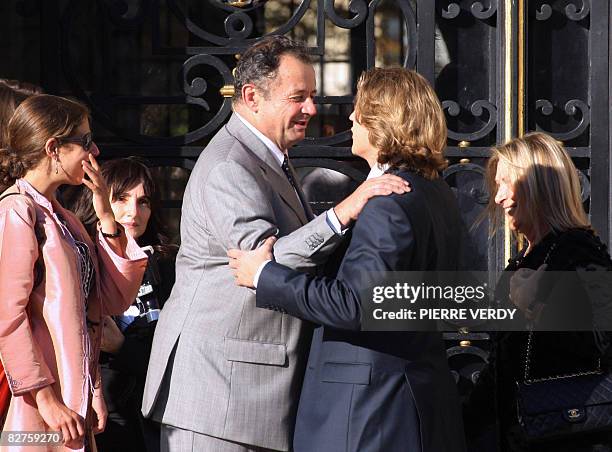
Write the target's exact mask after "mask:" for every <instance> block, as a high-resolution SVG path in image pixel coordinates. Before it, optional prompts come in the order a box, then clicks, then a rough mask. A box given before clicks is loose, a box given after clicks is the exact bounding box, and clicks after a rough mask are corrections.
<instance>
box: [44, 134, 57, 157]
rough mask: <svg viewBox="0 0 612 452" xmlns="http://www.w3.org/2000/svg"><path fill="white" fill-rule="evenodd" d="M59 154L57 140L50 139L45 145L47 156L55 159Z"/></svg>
mask: <svg viewBox="0 0 612 452" xmlns="http://www.w3.org/2000/svg"><path fill="white" fill-rule="evenodd" d="M58 152H59V143H58V142H57V138H55V137H52V138H49V139H48V140H47V142H46V143H45V154H47V155H48V156H49V157H51V158H54V157H55V156H56V155H57V154H58Z"/></svg>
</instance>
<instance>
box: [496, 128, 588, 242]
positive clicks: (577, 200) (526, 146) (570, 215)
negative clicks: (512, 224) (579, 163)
mask: <svg viewBox="0 0 612 452" xmlns="http://www.w3.org/2000/svg"><path fill="white" fill-rule="evenodd" d="M492 151H493V154H492V155H491V158H490V159H489V164H488V168H487V180H488V184H489V193H490V199H489V207H488V210H489V213H490V214H491V219H492V224H491V226H492V229H491V232H492V233H494V232H495V230H496V229H497V228H498V227H499V223H500V218H501V215H500V212H501V207H500V206H498V205H496V204H495V196H496V194H497V184H496V183H495V174H496V172H497V165H498V163H499V162H500V161H504V162H505V163H507V165H508V168H509V173H510V179H511V180H510V182H511V183H512V184H513V185H514V192H515V196H516V215H517V216H520V217H521V218H531V219H532V221H533V225H532V228H533V231H534V233H535V234H537V235H538V236H540V237H541V236H542V234H543V233H545V232H546V230H547V229H552V230H554V231H557V232H561V231H566V230H568V229H572V228H586V229H591V224H590V223H589V220H588V217H587V214H586V212H585V211H584V207H583V204H582V197H581V195H580V180H579V178H578V170H577V169H576V167H575V166H574V163H573V162H572V159H571V158H570V156H569V155H568V153H567V152H566V151H565V149H564V147H563V144H562V143H560V142H559V141H557V140H555V139H554V138H552V137H551V136H549V135H546V134H544V133H540V132H533V133H528V134H526V135H525V136H524V137H522V138H514V139H512V140H510V141H508V142H507V143H505V144H503V145H501V146H497V147H495V148H493V149H492Z"/></svg>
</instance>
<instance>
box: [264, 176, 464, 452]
mask: <svg viewBox="0 0 612 452" xmlns="http://www.w3.org/2000/svg"><path fill="white" fill-rule="evenodd" d="M398 175H399V176H401V177H402V178H404V179H406V180H407V181H409V182H410V184H411V187H412V191H411V192H410V193H406V194H403V195H390V196H384V197H376V198H373V199H371V200H370V201H369V202H368V203H367V205H366V206H365V208H364V209H363V211H362V212H361V214H360V216H359V219H358V220H357V222H356V224H355V226H354V228H353V232H352V237H351V240H350V244H349V246H348V250H347V251H346V255H345V256H344V259H343V260H342V263H341V265H340V268H339V270H338V274H337V276H336V278H330V277H313V276H310V275H306V274H302V273H298V272H295V271H293V270H291V269H289V268H287V267H283V266H281V265H279V264H276V263H271V264H268V265H267V266H266V267H265V268H264V270H263V271H262V273H261V275H260V278H259V282H258V287H257V303H258V306H260V303H262V300H266V303H269V302H270V300H273V302H272V306H270V307H271V308H273V309H279V310H282V311H284V312H287V313H289V314H291V315H293V316H296V317H299V318H302V319H305V320H310V321H312V322H314V323H317V324H319V325H322V326H320V327H318V328H317V329H316V331H315V333H314V337H313V340H312V346H311V351H310V356H309V359H308V367H307V370H306V375H305V380H304V385H303V389H302V394H301V397H300V404H299V408H298V415H297V423H296V432H295V437H294V444H293V445H294V449H295V451H296V452H306V451H308V452H310V451H315V450H316V451H318V452H325V451H329V452H332V451H333V452H337V451H359V452H379V451H385V452H393V451H398V452H399V451H428V452H445V451H462V450H464V447H465V446H464V438H463V432H462V430H461V429H462V424H461V418H460V414H459V404H458V399H457V394H456V388H455V384H454V381H453V380H452V378H451V376H450V372H449V369H448V365H447V361H446V354H445V349H444V344H443V341H442V338H441V335H440V334H438V333H409V332H364V331H359V330H360V329H361V320H362V318H361V316H362V311H363V309H362V302H363V303H370V302H371V300H361V298H360V292H361V289H363V288H365V287H366V286H367V285H368V280H369V279H370V275H371V272H384V271H388V272H391V271H414V270H432V271H433V270H455V269H456V268H457V265H458V261H459V259H458V247H457V246H456V245H457V243H458V241H459V233H460V231H461V230H462V224H461V219H460V215H459V210H458V208H457V204H456V200H455V197H454V195H453V193H452V191H451V190H450V188H449V187H448V185H447V184H446V183H445V182H444V181H442V180H440V179H438V180H434V181H430V180H427V179H424V178H422V177H420V176H418V175H416V174H414V173H411V172H406V171H402V172H399V173H398Z"/></svg>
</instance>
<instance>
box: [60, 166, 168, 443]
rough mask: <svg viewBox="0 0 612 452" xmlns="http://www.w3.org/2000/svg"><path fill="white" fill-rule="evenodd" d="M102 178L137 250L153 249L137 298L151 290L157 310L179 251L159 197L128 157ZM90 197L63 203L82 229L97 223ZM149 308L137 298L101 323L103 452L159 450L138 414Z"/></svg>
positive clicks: (153, 427) (154, 430)
mask: <svg viewBox="0 0 612 452" xmlns="http://www.w3.org/2000/svg"><path fill="white" fill-rule="evenodd" d="M101 175H102V177H103V178H104V180H105V182H106V184H107V185H108V187H109V189H110V203H111V208H112V209H113V212H114V214H115V218H116V219H117V221H118V222H119V223H120V224H121V225H122V226H123V227H124V229H125V231H126V233H127V234H128V235H130V236H131V237H132V238H133V239H134V240H136V242H137V243H138V244H139V245H140V246H141V247H151V248H152V249H153V250H154V252H153V253H152V255H150V257H149V267H148V269H147V273H146V276H145V280H144V281H143V286H142V287H143V290H141V293H144V292H146V290H144V288H145V287H150V288H151V289H153V292H152V293H150V294H145V296H146V297H147V298H148V299H151V298H152V297H154V298H155V299H156V300H157V302H158V303H159V308H161V307H162V305H163V303H164V302H165V301H166V300H167V299H168V297H169V296H170V290H171V289H172V285H173V284H174V259H175V255H176V249H177V247H176V246H174V245H171V244H169V241H168V238H167V236H166V234H165V228H164V227H163V225H162V223H161V220H160V218H159V214H160V211H161V208H160V205H159V204H160V202H159V193H158V190H157V187H156V185H155V181H154V180H153V176H152V174H151V171H150V169H149V168H148V167H147V165H146V164H145V163H144V162H143V161H141V160H139V159H138V158H134V157H129V158H123V159H116V160H110V161H107V162H104V163H103V164H102V169H101ZM90 197H91V195H90V193H89V192H87V191H81V193H79V194H78V195H77V196H76V197H75V196H74V195H73V196H67V197H65V200H66V201H67V204H68V205H69V206H70V208H71V209H72V210H73V211H74V212H75V213H76V214H77V216H79V217H80V218H81V221H83V223H84V224H86V225H90V226H93V225H95V223H96V222H97V221H98V220H97V217H96V213H95V212H94V211H93V209H92V208H91V200H90ZM149 253H151V252H150V251H149ZM157 270H158V271H157ZM145 296H143V298H144V297H145ZM148 307H151V306H146V303H144V302H143V300H140V299H136V301H134V303H133V304H132V306H130V308H129V309H128V310H127V311H125V312H124V313H123V315H120V316H115V318H114V319H113V318H111V317H107V318H105V319H104V333H103V339H102V346H101V349H102V353H101V355H100V363H101V366H102V377H103V378H102V384H103V388H104V396H105V399H106V402H107V405H108V411H109V417H108V422H107V425H106V430H105V431H104V433H101V434H100V435H98V436H97V444H98V447H99V449H100V450H101V451H115V450H130V451H149V452H150V451H156V450H159V427H158V424H156V423H154V422H152V421H150V420H149V419H145V418H143V417H142V414H141V412H140V406H141V404H142V394H143V389H144V382H145V377H146V372H147V366H148V363H149V356H150V354H151V343H152V341H153V333H154V331H155V325H156V321H155V320H153V319H152V316H153V317H154V316H155V314H156V313H155V312H153V311H151V310H149V311H148V312H147V308H148Z"/></svg>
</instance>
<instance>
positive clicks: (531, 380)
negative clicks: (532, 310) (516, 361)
mask: <svg viewBox="0 0 612 452" xmlns="http://www.w3.org/2000/svg"><path fill="white" fill-rule="evenodd" d="M558 243H559V242H555V243H553V244H552V246H551V247H550V249H549V250H548V253H546V257H545V258H544V262H543V264H547V263H548V258H549V257H550V255H551V254H552V252H553V251H554V250H555V248H557V245H558ZM532 348H533V328H531V329H530V330H529V336H528V337H527V351H526V353H525V373H524V375H523V382H524V383H525V384H528V385H529V384H532V383H541V382H543V381H552V380H561V379H564V378H574V377H582V376H586V375H598V374H601V373H602V371H601V358H598V359H597V369H595V370H587V371H582V372H575V373H571V374H563V375H554V376H549V377H542V378H530V371H531V369H530V367H531V351H532Z"/></svg>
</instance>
